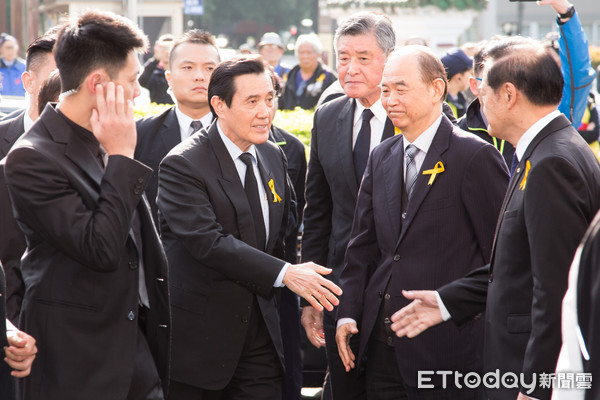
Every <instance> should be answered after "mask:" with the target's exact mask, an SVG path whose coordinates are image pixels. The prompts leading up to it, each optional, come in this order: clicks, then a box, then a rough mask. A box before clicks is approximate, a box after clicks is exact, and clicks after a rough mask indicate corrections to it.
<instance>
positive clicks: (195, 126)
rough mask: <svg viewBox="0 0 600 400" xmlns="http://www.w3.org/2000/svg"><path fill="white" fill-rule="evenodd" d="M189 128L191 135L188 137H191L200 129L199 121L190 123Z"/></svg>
mask: <svg viewBox="0 0 600 400" xmlns="http://www.w3.org/2000/svg"><path fill="white" fill-rule="evenodd" d="M190 126H191V127H192V133H190V136H192V135H193V134H194V133H196V132H198V131H199V130H200V129H202V122H201V121H199V120H196V121H192V124H191V125H190Z"/></svg>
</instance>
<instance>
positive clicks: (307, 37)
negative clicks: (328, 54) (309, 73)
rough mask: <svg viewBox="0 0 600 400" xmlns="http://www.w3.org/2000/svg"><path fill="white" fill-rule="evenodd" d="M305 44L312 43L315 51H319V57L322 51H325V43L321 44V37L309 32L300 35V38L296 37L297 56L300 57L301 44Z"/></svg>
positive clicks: (295, 51) (295, 50)
mask: <svg viewBox="0 0 600 400" xmlns="http://www.w3.org/2000/svg"><path fill="white" fill-rule="evenodd" d="M303 44H310V45H311V46H312V48H313V49H314V50H315V53H317V57H321V53H322V52H323V45H322V44H321V39H319V37H318V36H317V35H316V34H314V33H308V34H304V35H300V36H298V39H296V46H295V49H294V53H295V54H296V57H298V48H300V46H302V45H303Z"/></svg>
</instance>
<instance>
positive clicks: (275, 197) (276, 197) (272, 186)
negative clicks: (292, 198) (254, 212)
mask: <svg viewBox="0 0 600 400" xmlns="http://www.w3.org/2000/svg"><path fill="white" fill-rule="evenodd" d="M269 189H271V193H273V203H279V202H280V201H281V197H279V195H278V194H277V192H276V191H275V182H273V179H271V180H270V181H269Z"/></svg>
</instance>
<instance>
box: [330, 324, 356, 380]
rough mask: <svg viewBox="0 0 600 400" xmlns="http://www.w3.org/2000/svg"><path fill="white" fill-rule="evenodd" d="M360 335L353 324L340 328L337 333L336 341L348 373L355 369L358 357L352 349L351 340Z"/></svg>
mask: <svg viewBox="0 0 600 400" xmlns="http://www.w3.org/2000/svg"><path fill="white" fill-rule="evenodd" d="M357 333H358V328H357V327H356V324H355V323H353V322H349V323H347V324H344V325H340V326H338V328H337V330H336V332H335V341H336V343H337V345H338V352H339V354H340V358H341V359H342V362H343V363H344V367H345V368H346V372H350V370H351V369H352V368H354V362H355V360H356V357H355V355H354V353H353V352H352V349H351V348H350V338H351V337H352V335H356V334H357Z"/></svg>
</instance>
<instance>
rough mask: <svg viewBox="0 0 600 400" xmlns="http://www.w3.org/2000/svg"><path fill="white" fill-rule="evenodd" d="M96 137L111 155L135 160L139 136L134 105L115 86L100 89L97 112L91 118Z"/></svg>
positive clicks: (99, 86)
mask: <svg viewBox="0 0 600 400" xmlns="http://www.w3.org/2000/svg"><path fill="white" fill-rule="evenodd" d="M90 123H91V124H92V131H93V132H94V136H96V139H98V141H99V142H100V144H101V145H102V147H104V149H105V150H106V152H107V153H108V155H113V154H120V155H123V156H126V157H129V158H133V153H134V151H135V145H136V141H137V133H136V128H135V120H134V118H133V102H132V101H131V100H129V99H127V100H125V95H124V92H123V86H121V85H116V86H115V84H114V83H113V82H109V83H107V84H106V87H105V86H103V85H100V84H99V85H96V108H95V109H93V110H92V117H91V118H90Z"/></svg>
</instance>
